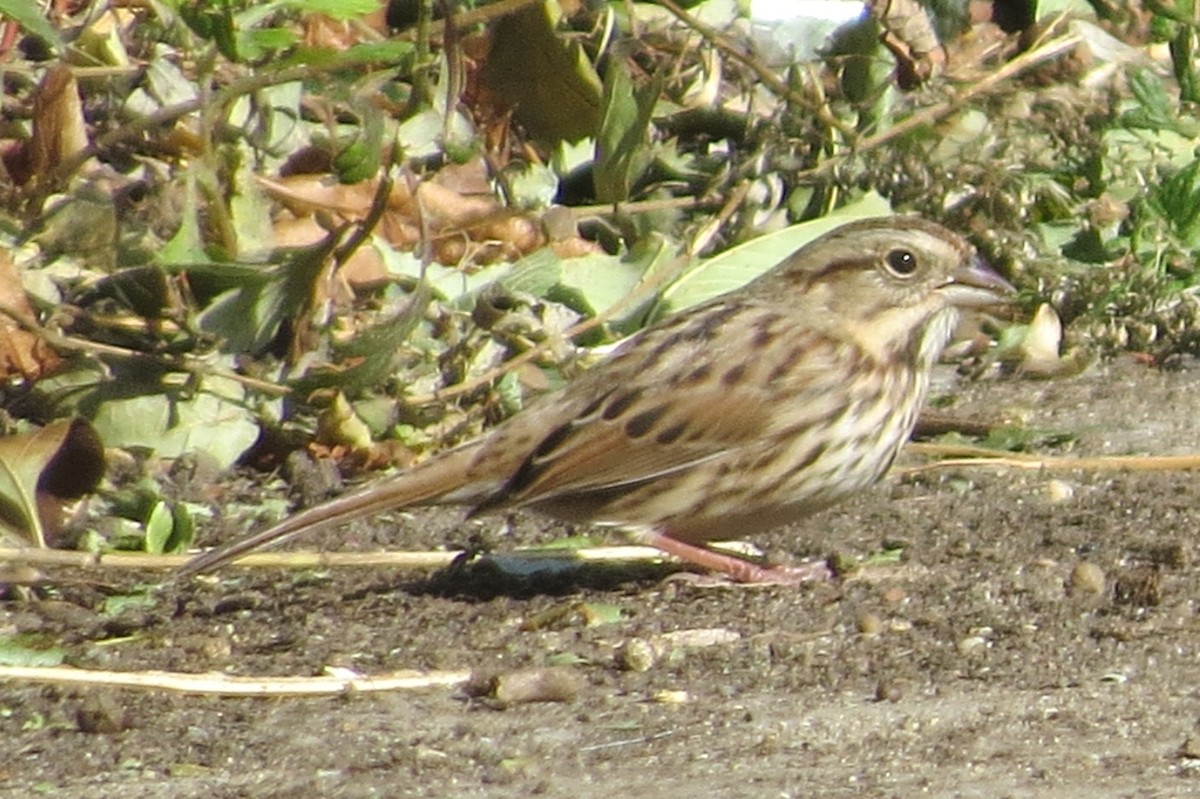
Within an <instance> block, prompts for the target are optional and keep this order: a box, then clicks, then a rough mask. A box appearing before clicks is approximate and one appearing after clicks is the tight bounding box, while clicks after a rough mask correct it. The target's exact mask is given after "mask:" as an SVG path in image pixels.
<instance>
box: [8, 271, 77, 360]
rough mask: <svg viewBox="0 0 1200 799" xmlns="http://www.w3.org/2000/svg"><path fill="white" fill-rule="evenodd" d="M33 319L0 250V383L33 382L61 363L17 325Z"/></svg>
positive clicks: (33, 335) (47, 347) (17, 275)
mask: <svg viewBox="0 0 1200 799" xmlns="http://www.w3.org/2000/svg"><path fill="white" fill-rule="evenodd" d="M35 319H36V316H35V314H34V311H33V306H32V305H30V304H29V298H28V297H27V296H25V290H24V289H23V288H22V287H21V274H20V271H19V270H18V269H17V266H16V264H14V263H13V261H12V256H10V255H9V253H8V251H7V250H0V380H11V379H12V378H13V377H21V378H24V379H25V380H37V379H38V378H40V377H42V376H44V375H46V374H48V373H49V372H52V371H53V370H54V369H56V368H57V367H58V365H59V364H60V363H62V358H60V357H59V356H58V353H56V352H55V351H54V350H53V349H51V347H50V345H49V344H47V343H46V342H45V341H43V340H42V338H41V337H40V336H38V335H37V334H36V333H33V332H31V331H29V330H26V329H25V328H24V327H23V326H22V325H21V323H20V322H21V321H24V322H27V323H32V322H33V321H34V320H35ZM18 320H20V321H18Z"/></svg>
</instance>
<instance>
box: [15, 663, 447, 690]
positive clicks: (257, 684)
mask: <svg viewBox="0 0 1200 799" xmlns="http://www.w3.org/2000/svg"><path fill="white" fill-rule="evenodd" d="M470 678H471V672H469V671H466V670H462V671H428V672H417V671H397V672H391V673H390V674H378V675H374V676H365V675H362V674H348V675H337V674H327V675H324V676H320V677H236V676H232V675H229V674H220V673H208V674H189V673H186V672H173V671H130V672H122V671H104V670H92V669H77V668H72V667H71V666H0V681H5V680H12V681H19V682H26V683H41V684H43V685H88V686H92V687H104V688H137V689H142V690H154V691H168V692H171V693H179V694H199V695H205V696H334V695H338V694H352V693H378V692H380V691H417V690H425V689H429V688H453V687H456V686H459V685H462V684H463V683H465V682H467V681H468V680H469V679H470Z"/></svg>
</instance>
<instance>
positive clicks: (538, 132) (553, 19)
mask: <svg viewBox="0 0 1200 799" xmlns="http://www.w3.org/2000/svg"><path fill="white" fill-rule="evenodd" d="M560 15H561V11H560V10H559V8H558V4H557V3H555V2H544V3H535V4H534V5H532V6H528V7H526V8H524V9H522V10H520V11H518V12H516V13H514V14H508V15H507V16H504V17H502V18H500V19H498V20H496V22H495V23H493V24H492V37H491V41H492V49H491V52H490V53H489V55H488V58H487V60H486V61H485V62H484V67H483V74H482V78H483V81H484V82H485V83H486V84H487V86H488V88H489V89H490V90H491V92H492V94H493V95H494V96H495V98H496V101H497V103H498V105H499V106H501V107H505V108H512V109H514V113H515V114H516V117H517V119H518V120H519V121H520V122H521V124H523V125H524V126H525V128H526V129H527V130H528V131H529V133H530V135H531V136H532V137H533V138H535V139H538V140H541V141H544V142H547V143H553V142H557V141H559V140H561V139H566V140H567V141H578V140H579V139H582V138H585V137H587V136H594V135H595V134H596V128H597V126H598V124H599V118H600V94H601V87H600V79H599V77H597V75H596V70H595V68H593V67H592V64H591V62H590V61H589V60H588V57H587V54H586V53H585V52H584V51H583V48H581V47H580V46H579V44H578V43H577V42H575V41H572V40H571V39H570V38H569V37H567V36H564V35H562V34H560V33H559V32H558V30H557V28H556V25H557V20H558V17H559V16H560ZM613 60H614V61H615V60H618V59H613Z"/></svg>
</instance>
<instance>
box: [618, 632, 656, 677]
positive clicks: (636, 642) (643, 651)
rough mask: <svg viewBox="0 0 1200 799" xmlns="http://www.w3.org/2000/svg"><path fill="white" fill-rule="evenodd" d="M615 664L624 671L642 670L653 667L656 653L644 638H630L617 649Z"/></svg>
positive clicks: (648, 669)
mask: <svg viewBox="0 0 1200 799" xmlns="http://www.w3.org/2000/svg"><path fill="white" fill-rule="evenodd" d="M615 660H616V664H617V667H618V668H621V669H624V670H625V671H636V672H644V671H650V669H652V668H654V664H655V663H657V662H658V653H657V652H656V651H654V646H653V645H652V644H651V643H650V642H649V641H647V640H646V639H645V638H630V639H629V640H628V641H625V642H624V643H623V644H621V646H620V648H618V649H617V654H616V658H615Z"/></svg>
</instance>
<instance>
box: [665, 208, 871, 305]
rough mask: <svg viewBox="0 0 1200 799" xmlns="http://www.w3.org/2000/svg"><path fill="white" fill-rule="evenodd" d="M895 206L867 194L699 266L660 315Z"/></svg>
mask: <svg viewBox="0 0 1200 799" xmlns="http://www.w3.org/2000/svg"><path fill="white" fill-rule="evenodd" d="M891 212H892V209H891V206H890V205H889V204H888V201H887V200H885V199H884V198H883V197H882V196H880V195H879V194H876V193H874V192H872V193H870V194H867V195H866V196H865V197H863V198H862V199H860V200H857V201H855V202H853V203H850V204H849V205H846V206H843V207H842V208H839V209H838V210H836V211H834V212H833V213H831V214H829V215H828V216H824V217H821V218H820V219H813V220H811V221H808V222H801V223H800V224H798V225H792V226H791V227H788V228H784V229H783V230H780V231H778V232H776V233H769V234H767V235H765V236H760V237H759V238H757V239H753V240H751V241H748V242H746V243H745V244H741V245H739V246H737V247H733V248H732V249H729V250H726V251H725V252H723V253H721V254H720V255H718V256H715V257H713V258H709V259H707V260H704V261H701V262H699V263H697V264H696V265H695V266H694V267H692V268H691V269H690V270H688V271H687V272H686V273H685V274H684V275H683V276H682V277H681V278H679V280H677V281H675V283H674V284H672V285H671V286H670V288H668V289H667V290H666V291H664V292H663V299H662V303H661V305H660V307H659V308H657V309H656V315H659V316H661V315H665V314H667V313H674V312H675V311H680V310H683V309H684V308H690V307H691V306H693V305H697V304H699V303H701V302H704V301H705V300H710V299H712V298H713V297H716V296H717V295H719V294H724V293H725V292H727V291H732V290H734V289H736V288H740V287H741V286H744V285H745V284H746V283H749V282H750V281H751V280H753V279H754V278H756V277H758V276H759V275H761V274H762V273H763V272H766V271H767V270H768V269H770V268H771V267H773V266H775V265H776V264H778V263H780V262H781V261H782V260H783V259H784V258H786V257H788V256H789V255H791V254H792V253H794V252H795V251H796V250H798V249H800V247H802V246H804V245H805V244H807V243H808V242H810V241H812V240H813V239H815V238H817V237H818V236H820V235H822V234H823V233H827V232H829V231H830V230H833V229H834V228H836V227H840V226H841V225H844V224H846V223H847V222H852V221H854V220H856V219H865V218H867V217H872V216H886V215H888V214H890V213H891Z"/></svg>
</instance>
